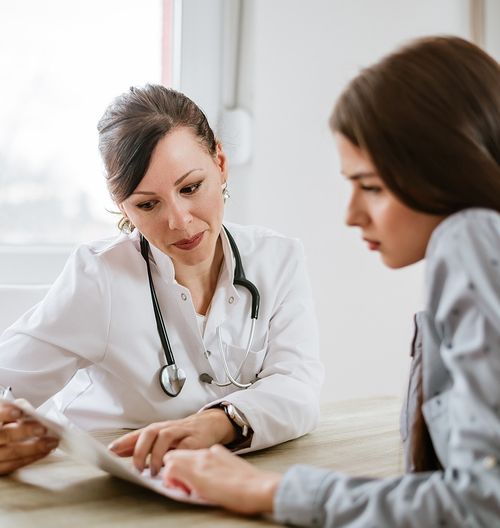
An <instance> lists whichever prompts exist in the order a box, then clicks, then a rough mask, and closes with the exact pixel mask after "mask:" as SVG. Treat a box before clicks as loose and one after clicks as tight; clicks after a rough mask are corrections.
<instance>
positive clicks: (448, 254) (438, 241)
mask: <svg viewBox="0 0 500 528" xmlns="http://www.w3.org/2000/svg"><path fill="white" fill-rule="evenodd" d="M426 257H427V270H426V283H427V288H428V295H429V301H430V303H431V305H434V306H436V304H438V303H439V304H443V299H445V300H447V301H449V302H448V303H447V304H450V303H451V301H454V302H458V299H462V301H463V300H464V298H465V297H467V298H469V299H470V301H472V302H473V303H475V304H476V305H477V306H478V307H479V306H482V307H483V309H486V310H487V311H488V312H490V311H491V312H493V311H495V310H496V309H497V308H500V214H499V213H497V212H496V211H492V210H489V209H466V210H464V211H460V212H459V213H456V214H454V215H451V216H450V217H448V218H447V219H446V220H444V221H443V222H442V223H441V224H440V225H439V226H438V227H437V228H436V230H435V232H434V233H433V235H432V237H431V240H430V242H429V246H428V249H427V255H426ZM464 302H465V301H464Z"/></svg>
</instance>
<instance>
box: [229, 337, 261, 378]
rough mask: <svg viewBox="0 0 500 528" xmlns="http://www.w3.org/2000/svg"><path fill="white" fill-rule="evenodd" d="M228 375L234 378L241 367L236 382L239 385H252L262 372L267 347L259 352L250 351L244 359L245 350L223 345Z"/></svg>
mask: <svg viewBox="0 0 500 528" xmlns="http://www.w3.org/2000/svg"><path fill="white" fill-rule="evenodd" d="M224 348H225V352H226V360H227V366H228V367H229V373H230V374H231V376H233V377H235V375H236V373H237V372H238V369H239V368H240V366H241V370H240V375H239V377H238V378H236V381H239V382H240V383H252V382H254V381H255V380H256V379H257V376H258V374H259V372H260V371H261V370H262V364H263V362H264V358H265V357H266V351H267V346H265V347H264V348H262V349H260V350H257V351H255V350H250V351H249V352H248V356H247V358H246V359H245V348H242V347H237V346H233V345H224Z"/></svg>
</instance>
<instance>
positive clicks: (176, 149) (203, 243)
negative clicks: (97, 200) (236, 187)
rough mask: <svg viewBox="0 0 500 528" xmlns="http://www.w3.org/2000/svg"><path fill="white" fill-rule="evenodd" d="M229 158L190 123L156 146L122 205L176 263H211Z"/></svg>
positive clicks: (143, 231) (140, 229)
mask: <svg viewBox="0 0 500 528" xmlns="http://www.w3.org/2000/svg"><path fill="white" fill-rule="evenodd" d="M226 176H227V175H226V157H225V155H224V153H223V151H222V149H221V148H220V147H217V153H216V155H215V157H213V156H211V155H210V153H209V152H208V151H207V149H206V148H205V146H204V145H203V144H202V143H201V142H200V140H199V139H198V138H197V137H196V136H195V134H194V133H193V132H192V131H191V130H190V129H189V128H187V127H182V128H177V129H174V130H172V131H171V132H169V133H168V134H167V135H166V136H165V137H163V138H162V139H161V140H160V141H159V142H158V144H157V145H156V147H155V149H154V151H153V154H152V156H151V162H150V164H149V167H148V169H147V171H146V174H145V175H144V177H143V179H142V180H141V182H140V183H139V185H138V186H137V188H136V189H135V190H134V192H133V193H132V194H131V195H130V196H129V197H128V198H127V199H126V200H124V201H123V202H122V203H121V204H120V209H121V210H122V211H123V212H124V213H125V214H126V216H127V217H128V218H129V219H130V220H131V222H132V223H133V224H134V225H135V226H136V227H137V229H138V230H139V231H140V232H141V233H142V234H143V235H144V236H145V237H146V239H147V240H148V241H149V242H150V243H151V244H153V245H154V246H156V247H157V248H158V249H160V250H161V251H163V252H164V253H165V254H167V255H168V256H169V257H170V258H171V259H172V261H173V263H174V267H175V266H176V265H185V266H195V265H197V264H201V263H207V264H209V265H210V264H211V262H212V260H213V258H214V254H215V248H216V244H217V240H218V237H219V233H220V230H221V226H222V217H223V212H224V199H223V196H222V185H223V184H224V183H225V181H226Z"/></svg>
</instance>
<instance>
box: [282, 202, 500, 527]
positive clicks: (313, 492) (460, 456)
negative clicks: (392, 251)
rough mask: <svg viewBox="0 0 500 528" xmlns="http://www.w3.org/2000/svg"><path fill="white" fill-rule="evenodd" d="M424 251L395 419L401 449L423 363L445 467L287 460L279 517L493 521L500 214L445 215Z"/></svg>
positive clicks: (427, 409)
mask: <svg viewBox="0 0 500 528" xmlns="http://www.w3.org/2000/svg"><path fill="white" fill-rule="evenodd" d="M426 258H427V268H426V291H427V302H426V310H425V312H421V313H419V314H417V316H416V325H417V334H416V339H415V340H414V347H413V366H412V372H411V378H410V384H409V390H408V398H407V402H406V404H405V407H404V410H403V413H402V422H401V425H402V428H401V429H402V435H403V441H404V443H405V450H406V452H408V451H409V449H410V446H409V444H410V441H409V438H410V436H409V434H408V431H409V428H410V426H411V423H412V414H413V413H414V411H415V408H416V404H415V397H416V390H415V387H416V382H417V378H418V376H419V373H420V372H422V376H423V377H422V383H423V396H424V404H423V407H422V410H423V413H424V417H425V421H426V423H427V426H428V428H429V433H430V435H431V438H432V442H433V444H434V448H435V451H436V454H437V455H438V457H439V460H440V462H441V465H442V466H443V468H444V470H443V471H434V472H425V473H408V474H406V475H404V476H402V477H396V478H389V479H367V478H354V477H349V476H346V475H343V474H339V473H336V472H332V471H328V470H323V469H317V468H313V467H308V466H303V465H298V466H293V467H292V468H290V469H289V471H288V472H287V473H286V474H285V475H284V478H283V480H282V482H281V484H280V486H279V488H278V492H277V494H276V498H275V505H274V506H275V514H274V515H275V519H276V520H277V521H279V522H282V523H285V524H293V525H297V526H331V527H349V528H364V527H366V528H368V527H370V528H375V527H380V528H390V527H396V526H397V527H415V528H416V527H419V528H423V527H425V528H430V527H443V526H448V527H462V526H463V527H487V528H493V527H500V467H499V461H500V214H498V213H496V212H494V211H491V210H486V209H468V210H465V211H462V212H459V213H456V214H454V215H451V216H450V217H448V218H447V219H446V220H444V221H443V222H442V223H441V224H440V225H439V226H438V227H437V228H436V229H435V231H434V233H433V234H432V237H431V240H430V242H429V245H428V248H427V254H426ZM408 460H409V458H408V457H407V461H408ZM408 469H411V467H409V468H408Z"/></svg>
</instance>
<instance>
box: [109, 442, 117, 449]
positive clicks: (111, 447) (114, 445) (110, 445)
mask: <svg viewBox="0 0 500 528" xmlns="http://www.w3.org/2000/svg"><path fill="white" fill-rule="evenodd" d="M116 446H117V444H116V443H115V442H111V444H109V445H108V449H116Z"/></svg>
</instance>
